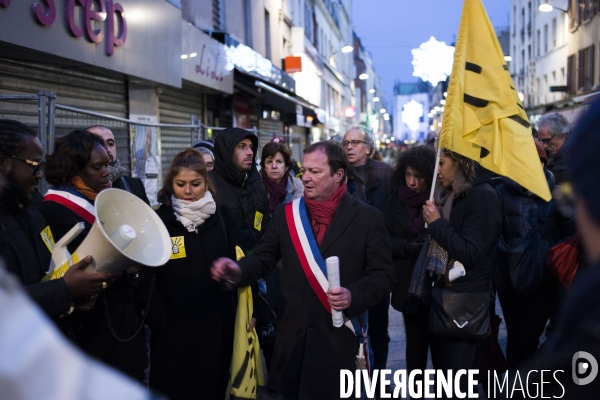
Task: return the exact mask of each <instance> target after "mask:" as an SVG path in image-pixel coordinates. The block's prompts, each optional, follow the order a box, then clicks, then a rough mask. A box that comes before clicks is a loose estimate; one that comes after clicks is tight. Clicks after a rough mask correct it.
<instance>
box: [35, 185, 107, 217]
mask: <svg viewBox="0 0 600 400" xmlns="http://www.w3.org/2000/svg"><path fill="white" fill-rule="evenodd" d="M44 201H54V202H55V203H58V204H61V205H63V206H65V207H67V208H68V209H69V210H71V211H73V212H74V213H75V214H77V215H79V216H80V217H81V218H83V219H84V220H85V221H86V222H87V223H89V224H93V223H94V221H95V220H96V216H95V214H96V210H95V209H94V206H93V205H91V204H90V203H89V201H87V200H85V199H82V198H81V197H78V196H76V195H74V194H72V193H69V192H65V191H64V190H54V189H50V190H48V192H47V193H46V194H45V195H44Z"/></svg>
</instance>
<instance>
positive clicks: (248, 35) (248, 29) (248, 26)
mask: <svg viewBox="0 0 600 400" xmlns="http://www.w3.org/2000/svg"><path fill="white" fill-rule="evenodd" d="M251 1H252V0H244V13H245V15H246V21H245V22H246V46H248V47H252V8H251V7H252V5H251Z"/></svg>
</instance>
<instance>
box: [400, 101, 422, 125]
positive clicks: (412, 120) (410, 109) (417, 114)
mask: <svg viewBox="0 0 600 400" xmlns="http://www.w3.org/2000/svg"><path fill="white" fill-rule="evenodd" d="M422 116H423V104H421V103H419V102H417V101H415V100H411V101H409V102H408V103H406V104H405V105H404V107H403V109H402V122H404V123H405V124H406V126H408V129H410V130H411V131H413V132H414V131H416V130H418V129H419V120H420V118H421V117H422Z"/></svg>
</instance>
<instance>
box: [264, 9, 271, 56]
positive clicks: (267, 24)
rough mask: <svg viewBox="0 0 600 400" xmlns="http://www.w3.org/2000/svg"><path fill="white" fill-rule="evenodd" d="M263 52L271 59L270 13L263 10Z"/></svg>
mask: <svg viewBox="0 0 600 400" xmlns="http://www.w3.org/2000/svg"><path fill="white" fill-rule="evenodd" d="M265 48H266V49H265V54H266V57H267V58H268V59H269V60H270V59H271V15H270V14H269V12H268V11H267V10H265Z"/></svg>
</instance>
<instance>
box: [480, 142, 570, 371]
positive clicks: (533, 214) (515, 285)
mask: <svg viewBox="0 0 600 400" xmlns="http://www.w3.org/2000/svg"><path fill="white" fill-rule="evenodd" d="M535 146H536V149H537V151H538V155H539V157H540V161H541V163H542V166H543V168H544V174H545V175H546V179H547V181H548V186H549V187H550V191H551V192H554V190H555V189H557V188H558V186H556V184H555V179H554V175H552V172H550V171H549V170H548V169H547V168H546V164H547V162H548V158H547V157H546V153H545V151H544V148H543V146H542V145H541V143H539V142H538V141H536V142H535ZM496 191H497V193H498V197H499V199H500V204H501V207H502V234H501V236H500V239H499V240H498V247H497V249H496V254H495V257H494V268H493V272H492V277H493V278H492V279H493V283H494V286H495V288H496V289H497V291H498V298H499V300H500V305H501V307H502V312H503V314H504V319H505V322H506V331H507V344H506V360H507V362H508V367H509V369H512V368H514V367H515V366H517V365H518V364H520V363H521V362H522V361H523V360H525V359H528V358H530V357H531V356H533V354H534V353H535V351H536V350H537V348H538V346H539V338H540V336H541V335H542V333H543V332H544V329H545V327H546V323H547V322H548V318H549V317H550V313H551V311H552V308H553V306H554V303H555V302H556V301H557V297H558V283H557V282H556V280H555V279H554V278H553V277H552V275H551V274H550V273H549V271H548V270H547V269H546V267H545V260H546V253H547V252H548V250H549V249H550V248H551V247H552V246H554V245H555V244H557V243H559V242H561V241H562V240H564V239H566V238H568V237H570V236H572V235H574V234H575V223H574V220H573V219H572V218H566V217H564V216H563V215H562V214H561V213H560V212H559V211H558V209H557V206H556V201H555V200H554V199H552V200H550V201H549V202H545V201H544V200H542V199H540V198H539V197H537V196H536V195H534V194H532V193H531V192H529V191H528V190H527V189H525V188H523V187H522V186H520V185H519V184H517V183H516V182H514V181H512V180H511V179H508V178H503V183H502V184H501V185H499V186H498V187H497V188H496Z"/></svg>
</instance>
